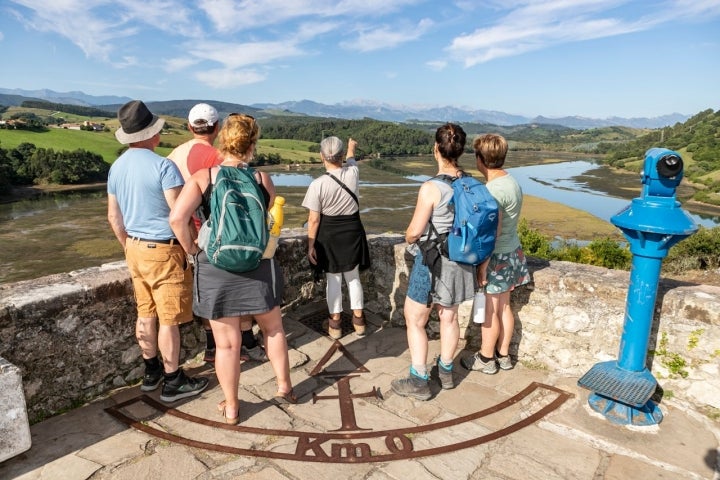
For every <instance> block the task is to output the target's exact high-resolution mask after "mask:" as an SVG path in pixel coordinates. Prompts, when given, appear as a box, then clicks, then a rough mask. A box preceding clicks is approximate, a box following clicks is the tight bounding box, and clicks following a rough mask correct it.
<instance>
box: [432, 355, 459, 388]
mask: <svg viewBox="0 0 720 480" xmlns="http://www.w3.org/2000/svg"><path fill="white" fill-rule="evenodd" d="M435 369H436V370H437V376H438V380H440V386H441V387H442V389H443V390H451V389H453V388H455V381H454V380H453V372H452V370H447V369H445V368H444V367H443V366H442V365H440V357H438V359H437V362H436V363H435Z"/></svg>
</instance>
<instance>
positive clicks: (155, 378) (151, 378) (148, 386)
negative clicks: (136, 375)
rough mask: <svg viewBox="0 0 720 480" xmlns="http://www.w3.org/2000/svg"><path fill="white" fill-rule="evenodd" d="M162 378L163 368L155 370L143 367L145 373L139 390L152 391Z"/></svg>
mask: <svg viewBox="0 0 720 480" xmlns="http://www.w3.org/2000/svg"><path fill="white" fill-rule="evenodd" d="M162 379H163V370H162V368H158V369H157V370H148V369H147V368H146V369H145V375H144V376H143V381H142V385H141V386H140V390H141V391H143V392H152V391H153V390H155V389H156V388H158V387H159V386H160V382H162Z"/></svg>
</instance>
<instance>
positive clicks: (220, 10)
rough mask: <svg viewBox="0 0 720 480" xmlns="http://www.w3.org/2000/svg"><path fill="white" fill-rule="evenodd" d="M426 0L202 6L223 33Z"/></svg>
mask: <svg viewBox="0 0 720 480" xmlns="http://www.w3.org/2000/svg"><path fill="white" fill-rule="evenodd" d="M424 1H425V0H341V1H339V2H338V1H337V0H242V1H237V0H206V1H204V2H199V4H198V5H199V7H200V8H202V9H203V10H204V11H205V14H206V15H207V16H208V18H210V20H211V21H212V22H213V24H214V25H215V28H216V29H217V30H218V31H220V32H232V31H241V30H248V29H254V28H258V27H263V26H267V25H278V24H284V23H287V22H290V21H295V20H300V19H303V18H313V19H314V20H313V21H314V22H316V23H317V25H318V26H319V27H322V22H323V19H329V18H335V17H349V18H359V17H366V16H372V17H377V16H380V15H386V14H389V13H393V12H397V11H398V10H401V9H402V8H404V7H407V6H410V5H415V4H418V3H423V2H424Z"/></svg>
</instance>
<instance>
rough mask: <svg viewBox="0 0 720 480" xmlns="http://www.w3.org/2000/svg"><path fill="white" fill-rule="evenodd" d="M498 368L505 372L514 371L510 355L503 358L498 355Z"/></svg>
mask: <svg viewBox="0 0 720 480" xmlns="http://www.w3.org/2000/svg"><path fill="white" fill-rule="evenodd" d="M497 361H498V366H499V367H500V368H501V369H503V370H512V369H513V363H512V359H511V358H510V355H505V356H504V357H501V356H499V355H498V357H497Z"/></svg>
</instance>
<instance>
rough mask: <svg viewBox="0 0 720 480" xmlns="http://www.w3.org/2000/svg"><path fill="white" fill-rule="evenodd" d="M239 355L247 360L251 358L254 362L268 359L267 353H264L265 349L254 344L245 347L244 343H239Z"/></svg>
mask: <svg viewBox="0 0 720 480" xmlns="http://www.w3.org/2000/svg"><path fill="white" fill-rule="evenodd" d="M240 355H244V356H245V357H247V359H248V360H252V361H254V362H267V361H268V356H267V353H265V349H264V348H262V347H261V346H260V345H255V346H254V347H253V348H247V347H246V346H245V345H241V346H240Z"/></svg>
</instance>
